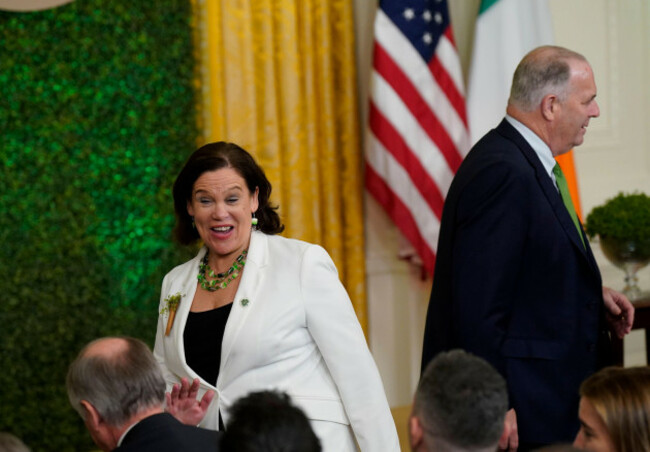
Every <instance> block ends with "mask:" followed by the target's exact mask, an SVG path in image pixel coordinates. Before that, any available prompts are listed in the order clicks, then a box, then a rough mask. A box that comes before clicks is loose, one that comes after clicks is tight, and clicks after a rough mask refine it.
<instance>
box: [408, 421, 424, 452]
mask: <svg viewBox="0 0 650 452" xmlns="http://www.w3.org/2000/svg"><path fill="white" fill-rule="evenodd" d="M409 440H410V442H411V450H417V449H418V447H420V446H421V445H422V442H423V441H424V430H423V429H422V424H420V420H419V419H418V418H417V417H416V416H413V415H411V417H410V418H409Z"/></svg>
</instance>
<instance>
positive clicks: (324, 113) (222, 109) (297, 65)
mask: <svg viewBox="0 0 650 452" xmlns="http://www.w3.org/2000/svg"><path fill="white" fill-rule="evenodd" d="M194 6H195V21H194V22H195V24H196V26H197V27H198V31H197V33H196V36H198V37H199V42H198V44H199V45H198V46H197V48H198V49H199V54H200V55H199V58H200V61H201V74H202V75H201V77H200V79H201V85H202V93H203V96H202V99H201V102H200V103H201V111H202V117H201V120H200V123H201V125H202V127H203V129H204V141H206V142H208V141H219V140H224V141H232V142H234V143H237V144H239V145H240V146H242V147H244V148H245V149H247V150H249V151H250V152H251V153H252V154H254V155H255V157H256V159H257V160H258V162H259V163H260V164H261V165H262V167H263V168H264V170H265V172H266V174H267V176H268V178H269V180H270V181H271V183H272V184H273V195H272V202H274V203H276V204H279V206H280V215H281V217H282V220H283V222H284V223H285V225H286V230H285V233H284V234H283V235H286V236H288V237H294V238H299V239H302V240H305V241H308V242H312V243H318V244H320V245H322V246H323V247H324V248H326V249H327V251H328V252H329V253H330V255H331V256H332V259H333V260H334V262H335V264H336V266H337V268H338V270H339V274H340V277H341V280H342V281H343V284H344V285H345V286H346V288H347V290H348V293H349V294H350V298H351V299H352V303H353V305H354V308H355V311H356V313H357V316H358V318H359V321H360V322H361V325H362V327H363V328H364V331H366V332H367V317H366V300H365V261H364V243H363V232H364V231H363V200H362V193H363V191H362V190H363V184H362V174H361V162H360V159H361V150H360V139H359V119H358V111H357V89H356V85H355V83H356V82H355V80H356V68H355V54H354V23H353V11H352V2H349V1H348V0H255V1H252V0H194Z"/></svg>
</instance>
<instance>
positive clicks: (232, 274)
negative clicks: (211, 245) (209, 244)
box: [196, 250, 248, 292]
mask: <svg viewBox="0 0 650 452" xmlns="http://www.w3.org/2000/svg"><path fill="white" fill-rule="evenodd" d="M209 254H210V252H209V251H206V253H205V256H204V257H203V260H202V261H201V263H200V264H199V274H198V275H197V277H196V278H197V279H198V280H199V283H200V284H201V289H203V290H207V291H209V292H214V291H216V290H219V289H225V288H226V287H228V284H230V281H232V280H233V279H235V278H237V277H238V276H239V273H241V270H242V269H243V268H244V265H246V255H247V254H248V250H244V251H243V252H242V253H241V254H240V255H239V256H238V257H237V259H235V262H234V263H233V264H232V266H231V267H230V268H229V269H228V270H227V271H225V272H223V273H216V274H215V272H214V270H212V268H211V267H210V265H209V264H208V256H209ZM206 271H207V273H208V275H209V276H210V278H215V279H213V280H211V281H208V279H207V278H206V276H205V274H206Z"/></svg>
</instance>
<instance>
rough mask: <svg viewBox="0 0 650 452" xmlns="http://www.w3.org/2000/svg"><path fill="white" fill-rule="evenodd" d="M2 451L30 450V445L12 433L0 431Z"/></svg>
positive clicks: (25, 451)
mask: <svg viewBox="0 0 650 452" xmlns="http://www.w3.org/2000/svg"><path fill="white" fill-rule="evenodd" d="M0 452H29V447H27V446H26V445H25V443H23V442H22V441H21V440H20V439H18V438H17V437H16V436H14V435H12V434H11V433H5V432H0Z"/></svg>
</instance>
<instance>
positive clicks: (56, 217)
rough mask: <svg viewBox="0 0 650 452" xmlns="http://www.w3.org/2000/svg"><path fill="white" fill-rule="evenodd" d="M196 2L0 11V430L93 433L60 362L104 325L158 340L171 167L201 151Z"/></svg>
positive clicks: (45, 435) (72, 446)
mask: <svg viewBox="0 0 650 452" xmlns="http://www.w3.org/2000/svg"><path fill="white" fill-rule="evenodd" d="M194 69H195V68H194V60H193V48H192V29H191V5H190V2H189V0H157V1H155V2H139V1H138V2H133V1H127V0H110V1H109V0H103V1H100V0H77V1H75V2H73V3H71V4H69V5H66V6H63V7H60V8H57V9H53V10H49V11H41V12H31V13H12V12H0V131H1V133H2V141H1V144H0V276H1V278H0V294H1V295H0V431H9V432H12V433H14V434H15V435H17V436H19V437H21V438H22V439H23V440H24V441H25V442H26V443H27V444H28V445H29V446H30V447H31V448H32V450H34V451H39V450H45V451H84V450H91V449H93V448H94V447H93V444H92V441H91V440H90V437H89V435H88V433H87V432H86V430H85V428H84V426H83V423H82V421H81V419H80V418H79V416H78V415H77V414H76V413H75V412H74V411H73V410H72V408H71V407H70V406H69V404H68V401H67V398H66V394H65V385H64V383H65V373H66V370H67V366H68V364H69V363H70V361H71V360H72V359H73V357H74V356H75V355H76V353H77V352H78V350H79V349H80V348H81V346H82V345H83V344H85V343H86V342H88V341H89V340H91V339H93V338H96V337H99V336H103V335H108V334H125V335H134V336H138V337H141V338H143V339H144V340H145V341H146V342H148V343H149V344H152V342H153V337H154V333H155V321H156V311H157V303H158V296H159V290H160V283H161V280H162V276H163V275H164V274H165V273H166V272H167V271H168V270H169V269H171V267H173V266H174V265H176V264H178V263H180V262H181V261H182V260H184V259H185V258H186V257H187V256H186V252H185V251H182V250H180V249H178V248H176V247H174V245H173V244H172V242H171V238H170V237H171V228H172V226H173V210H172V201H171V195H170V189H171V185H172V182H173V179H174V176H175V174H176V173H177V171H178V170H179V169H180V166H181V165H182V163H183V162H184V160H185V159H186V158H187V156H188V155H189V153H190V152H191V151H192V150H193V149H194V146H195V144H196V138H197V135H198V131H197V126H196V123H195V118H196V111H195V105H196V103H195V94H194V86H195V85H194V82H195V80H194Z"/></svg>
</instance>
